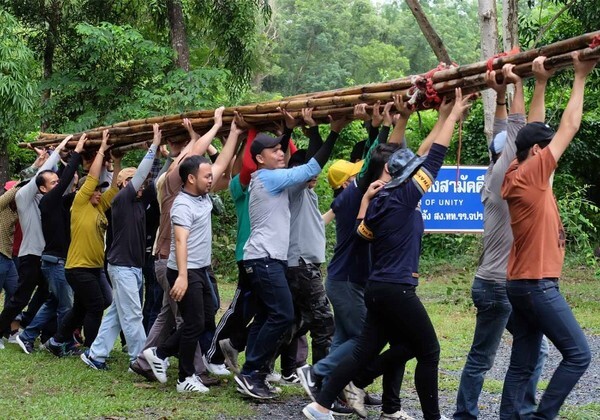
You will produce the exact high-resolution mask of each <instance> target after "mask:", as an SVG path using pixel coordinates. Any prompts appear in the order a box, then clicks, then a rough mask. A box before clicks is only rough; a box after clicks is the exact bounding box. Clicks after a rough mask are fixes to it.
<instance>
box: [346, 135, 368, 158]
mask: <svg viewBox="0 0 600 420" xmlns="http://www.w3.org/2000/svg"><path fill="white" fill-rule="evenodd" d="M366 144H367V141H366V140H363V141H359V142H358V143H356V144H355V145H354V147H353V148H352V151H351V152H350V162H352V163H354V162H358V161H359V160H361V159H362V158H363V155H364V153H365V145H366Z"/></svg>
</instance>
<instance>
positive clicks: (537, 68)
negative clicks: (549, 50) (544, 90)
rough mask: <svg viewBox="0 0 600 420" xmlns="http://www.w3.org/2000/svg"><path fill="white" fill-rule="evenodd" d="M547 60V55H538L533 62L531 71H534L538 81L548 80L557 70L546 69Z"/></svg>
mask: <svg viewBox="0 0 600 420" xmlns="http://www.w3.org/2000/svg"><path fill="white" fill-rule="evenodd" d="M545 61H546V57H544V56H543V55H540V56H539V57H536V58H535V60H533V63H532V64H531V71H532V72H533V76H534V77H535V80H536V81H538V82H544V83H545V82H547V81H548V79H550V78H551V77H552V75H553V74H554V72H556V69H551V70H546V67H544V62H545Z"/></svg>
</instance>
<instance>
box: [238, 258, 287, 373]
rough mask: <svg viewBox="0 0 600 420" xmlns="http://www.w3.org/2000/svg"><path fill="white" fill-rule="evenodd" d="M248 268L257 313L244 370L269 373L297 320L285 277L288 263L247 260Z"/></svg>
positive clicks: (245, 265)
mask: <svg viewBox="0 0 600 420" xmlns="http://www.w3.org/2000/svg"><path fill="white" fill-rule="evenodd" d="M244 267H245V269H246V274H248V278H249V279H250V284H251V287H252V293H253V294H254V295H255V296H256V315H255V316H254V320H253V321H252V324H251V325H250V330H249V332H248V345H247V347H246V363H244V367H243V368H242V373H243V374H250V373H252V372H254V371H259V372H261V373H268V372H269V370H270V366H269V365H270V362H271V360H273V359H274V357H275V355H276V353H277V351H278V349H279V347H280V346H281V344H282V343H283V341H284V338H285V333H286V332H287V330H288V329H289V328H291V327H292V325H293V323H294V305H293V303H292V294H291V293H290V288H289V287H288V283H287V279H286V277H285V271H286V269H287V263H286V262H285V261H280V260H274V259H271V258H261V259H254V260H247V261H244Z"/></svg>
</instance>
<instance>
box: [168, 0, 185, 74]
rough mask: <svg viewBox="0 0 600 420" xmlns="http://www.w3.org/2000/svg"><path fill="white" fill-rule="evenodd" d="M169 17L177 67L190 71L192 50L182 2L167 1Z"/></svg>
mask: <svg viewBox="0 0 600 420" xmlns="http://www.w3.org/2000/svg"><path fill="white" fill-rule="evenodd" d="M167 16H168V20H169V36H170V38H171V46H172V47H173V49H174V50H175V52H176V53H177V66H178V67H179V68H181V69H183V70H185V71H190V48H189V45H188V42H187V35H186V33H185V20H184V17H183V9H182V7H181V0H167Z"/></svg>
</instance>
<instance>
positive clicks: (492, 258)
mask: <svg viewBox="0 0 600 420" xmlns="http://www.w3.org/2000/svg"><path fill="white" fill-rule="evenodd" d="M513 67H514V66H512V65H508V64H507V65H505V66H504V68H503V70H502V71H503V74H504V84H502V85H500V84H498V83H496V79H495V77H496V75H495V72H488V74H487V82H488V86H490V87H491V88H492V89H494V90H495V91H496V92H497V99H496V103H497V106H496V117H495V121H494V138H493V140H492V143H491V145H490V153H491V155H492V161H491V162H490V165H489V167H488V170H487V172H486V174H485V181H484V185H483V188H482V190H481V201H482V202H483V206H484V213H483V214H484V215H483V224H484V233H483V252H482V254H481V257H480V259H479V266H478V267H477V272H476V273H475V280H474V281H473V286H472V296H473V303H474V304H475V307H476V308H477V321H476V326H475V333H474V337H473V344H472V346H471V350H470V351H469V354H468V356H467V362H466V364H465V367H464V369H463V372H462V375H461V379H460V386H459V389H458V395H457V399H456V412H455V413H454V418H455V419H475V418H477V416H478V414H479V409H478V404H477V402H478V399H479V394H480V393H481V389H482V387H483V379H484V375H485V373H486V372H487V371H488V370H489V369H490V368H491V367H492V365H493V363H494V358H495V355H496V351H497V349H498V346H499V344H500V339H501V337H502V333H503V332H504V329H505V328H508V329H509V330H510V323H509V322H508V321H509V316H510V313H511V311H512V307H511V305H510V302H509V301H508V296H507V294H506V270H507V264H508V256H509V252H510V248H511V246H512V242H513V236H512V231H511V227H510V214H509V212H508V204H507V203H506V201H504V200H503V199H502V196H501V187H502V182H503V180H504V175H505V173H506V170H507V169H508V167H509V166H510V164H511V163H512V161H513V160H514V159H515V155H516V150H517V148H516V145H515V139H516V137H517V133H518V132H519V130H521V128H523V127H524V126H525V123H526V121H525V103H524V97H523V84H522V81H521V79H520V78H519V77H518V76H516V75H515V74H514V73H513V72H512V68H513ZM536 79H538V78H537V77H536ZM511 82H512V83H514V85H515V97H514V100H513V103H512V107H511V114H510V115H508V122H507V111H506V103H505V99H504V98H505V95H506V83H511ZM537 82H538V84H537V85H536V88H535V93H534V98H533V100H532V105H531V110H530V111H531V112H530V115H529V120H530V121H532V120H536V119H539V118H541V119H542V120H543V118H544V109H543V97H544V91H545V80H544V81H543V82H542V83H540V80H539V79H538V80H537ZM540 95H541V98H542V109H539V101H537V100H536V99H538V98H539V97H540ZM507 324H508V325H507ZM544 342H545V341H544ZM545 343H546V342H545ZM547 353H548V349H547V343H546V345H545V348H544V345H542V350H541V351H540V357H539V360H538V365H537V367H536V371H535V374H534V376H533V377H532V379H531V381H530V382H529V384H528V386H527V391H526V396H525V401H524V404H523V407H522V411H521V412H522V413H530V412H533V409H534V407H535V390H536V386H537V382H538V380H539V376H540V374H541V370H542V367H543V365H544V362H545V359H546V356H547Z"/></svg>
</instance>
